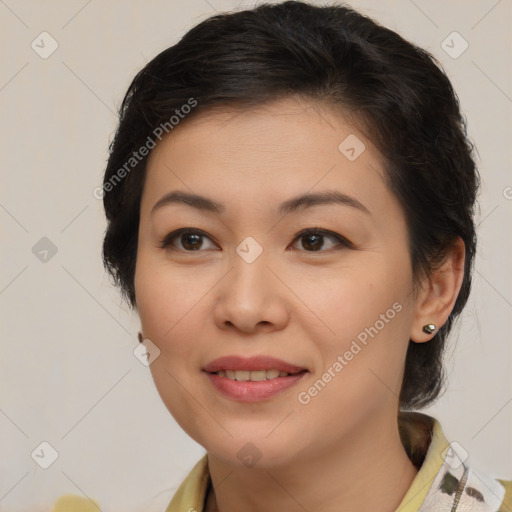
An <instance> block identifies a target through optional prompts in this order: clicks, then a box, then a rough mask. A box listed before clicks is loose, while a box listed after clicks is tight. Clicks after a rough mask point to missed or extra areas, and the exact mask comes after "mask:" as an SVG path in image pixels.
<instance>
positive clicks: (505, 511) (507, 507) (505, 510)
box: [497, 478, 512, 512]
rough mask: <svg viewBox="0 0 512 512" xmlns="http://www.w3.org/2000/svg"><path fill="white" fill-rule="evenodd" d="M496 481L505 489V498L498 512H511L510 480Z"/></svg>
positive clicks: (511, 489) (511, 488)
mask: <svg viewBox="0 0 512 512" xmlns="http://www.w3.org/2000/svg"><path fill="white" fill-rule="evenodd" d="M497 480H498V482H499V483H500V484H501V485H502V486H503V487H504V489H505V496H504V498H503V502H502V503H501V507H500V509H499V510H498V512H512V480H501V479H499V478H498V479H497Z"/></svg>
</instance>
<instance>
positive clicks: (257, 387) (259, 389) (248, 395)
mask: <svg viewBox="0 0 512 512" xmlns="http://www.w3.org/2000/svg"><path fill="white" fill-rule="evenodd" d="M205 373H206V375H207V376H208V378H209V379H210V382H211V383H212V384H213V386H214V387H215V388H216V389H217V390H218V391H219V392H220V393H222V394H223V395H224V396H226V397H228V398H231V399H232V400H237V401H239V402H260V401H262V400H268V399H269V398H272V397H274V396H276V395H278V394H279V393H281V392H283V391H285V390H286V389H289V388H291V387H292V386H294V385H295V384H297V382H299V381H300V380H301V379H302V378H303V377H304V375H306V373H307V372H301V373H297V374H295V375H289V376H288V377H277V378H275V379H267V380H262V381H258V382H253V381H250V380H249V381H239V380H233V379H228V378H227V377H222V376H220V375H217V374H216V373H207V372H205Z"/></svg>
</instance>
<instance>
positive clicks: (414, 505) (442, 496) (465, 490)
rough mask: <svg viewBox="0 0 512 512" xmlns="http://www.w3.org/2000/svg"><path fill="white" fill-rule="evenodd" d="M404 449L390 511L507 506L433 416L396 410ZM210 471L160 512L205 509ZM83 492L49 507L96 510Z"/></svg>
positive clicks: (509, 510)
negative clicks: (399, 493)
mask: <svg viewBox="0 0 512 512" xmlns="http://www.w3.org/2000/svg"><path fill="white" fill-rule="evenodd" d="M398 425H399V429H400V435H401V438H402V442H403V444H404V447H405V450H406V452H407V454H408V455H409V457H410V458H411V460H412V461H413V463H414V464H415V465H416V466H418V467H419V468H420V469H419V471H418V473H417V474H416V477H415V478H414V480H413V482H412V484H411V487H410V488H409V490H408V491H407V493H406V494H405V496H404V497H403V499H402V502H401V503H400V505H399V506H398V508H397V509H396V511H395V512H442V511H447V512H473V511H474V512H512V481H505V480H500V479H496V478H493V477H490V476H489V475H487V474H485V472H481V471H478V470H475V469H473V468H471V467H469V466H468V465H467V464H466V462H465V461H466V456H467V453H466V452H465V451H464V449H463V448H462V447H461V446H460V445H458V444H457V443H452V444H451V445H450V443H449V442H448V441H447V439H446V437H445V436H444V433H443V431H442V429H441V425H440V424H439V423H438V421H437V420H436V419H434V418H432V417H430V416H427V415H426V414H421V413H413V412H408V413H400V415H399V419H398ZM209 485H210V474H209V470H208V456H207V455H205V456H204V457H203V458H202V459H201V460H199V461H198V462H197V463H196V465H195V466H194V468H193V469H192V471H191V472H190V473H189V474H188V476H187V477H186V478H185V480H184V481H183V482H182V484H181V485H180V487H179V488H178V490H177V491H176V493H175V494H174V496H173V498H172V500H171V502H170V503H169V505H168V507H167V509H166V511H165V512H204V511H203V509H204V503H205V499H206V494H207V491H208V487H209ZM98 510H99V505H98V504H97V503H96V504H95V503H92V502H91V501H90V500H89V499H87V498H81V497H78V496H71V495H67V496H62V497H61V498H59V499H58V500H57V501H56V503H55V505H54V507H53V509H52V511H51V512H98Z"/></svg>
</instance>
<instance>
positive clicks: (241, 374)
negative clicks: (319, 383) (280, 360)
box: [215, 370, 290, 382]
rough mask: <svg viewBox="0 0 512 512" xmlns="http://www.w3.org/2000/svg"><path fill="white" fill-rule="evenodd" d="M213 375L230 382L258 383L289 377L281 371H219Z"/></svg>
mask: <svg viewBox="0 0 512 512" xmlns="http://www.w3.org/2000/svg"><path fill="white" fill-rule="evenodd" d="M215 373H216V374H217V375H219V376H220V377H226V378H228V379H231V380H238V381H242V382H247V381H252V382H260V381H262V380H272V379H277V378H278V377H288V376H289V375H290V374H289V373H288V372H283V371H281V370H256V371H249V370H219V371H218V372H215Z"/></svg>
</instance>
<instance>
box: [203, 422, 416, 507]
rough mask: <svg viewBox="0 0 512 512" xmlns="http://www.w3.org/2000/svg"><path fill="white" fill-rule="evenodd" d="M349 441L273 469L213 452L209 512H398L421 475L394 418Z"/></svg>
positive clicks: (358, 432)
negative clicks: (234, 463) (226, 458)
mask: <svg viewBox="0 0 512 512" xmlns="http://www.w3.org/2000/svg"><path fill="white" fill-rule="evenodd" d="M348 437H349V438H347V437H344V438H343V439H342V440H341V441H340V442H339V443H338V445H337V446H329V447H328V449H326V450H324V451H322V452H318V453H315V454H314V456H309V457H300V456H296V457H295V458H294V459H293V460H291V461H290V462H289V463H287V464H286V465H281V466H275V467H266V468H258V465H256V466H254V467H252V468H246V467H238V466H237V467H233V466H232V465H230V464H227V463H225V462H224V461H222V460H220V459H218V458H217V457H215V456H213V455H211V454H209V455H208V464H209V470H210V475H211V478H212V482H213V489H211V491H210V493H209V495H208V500H207V507H206V512H217V511H218V512H238V511H240V510H244V511H247V512H258V511H261V510H265V511H267V512H274V511H275V512H277V511H282V510H287V511H289V512H304V511H305V510H308V511H310V512H314V511H319V510H321V511H322V512H340V511H341V512H343V511H351V512H367V511H368V510H372V511H374V512H393V511H395V510H396V509H397V508H398V506H399V505H400V502H401V501H402V499H403V497H404V495H405V494H406V492H407V490H408V489H409V487H410V486H411V483H412V481H413V480H414V477H415V476H416V474H417V472H418V470H417V468H416V467H415V466H414V465H413V463H412V462H411V460H410V459H409V457H408V455H407V453H406V451H405V449H404V446H403V444H402V442H401V440H400V434H399V430H398V424H397V420H396V415H395V416H394V417H393V416H391V417H388V418H387V421H386V422H385V423H383V422H382V420H381V421H378V422H374V423H373V424H372V425H367V426H364V427H361V426H358V428H357V429H356V431H355V432H353V433H352V434H350V435H349V436H348Z"/></svg>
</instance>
